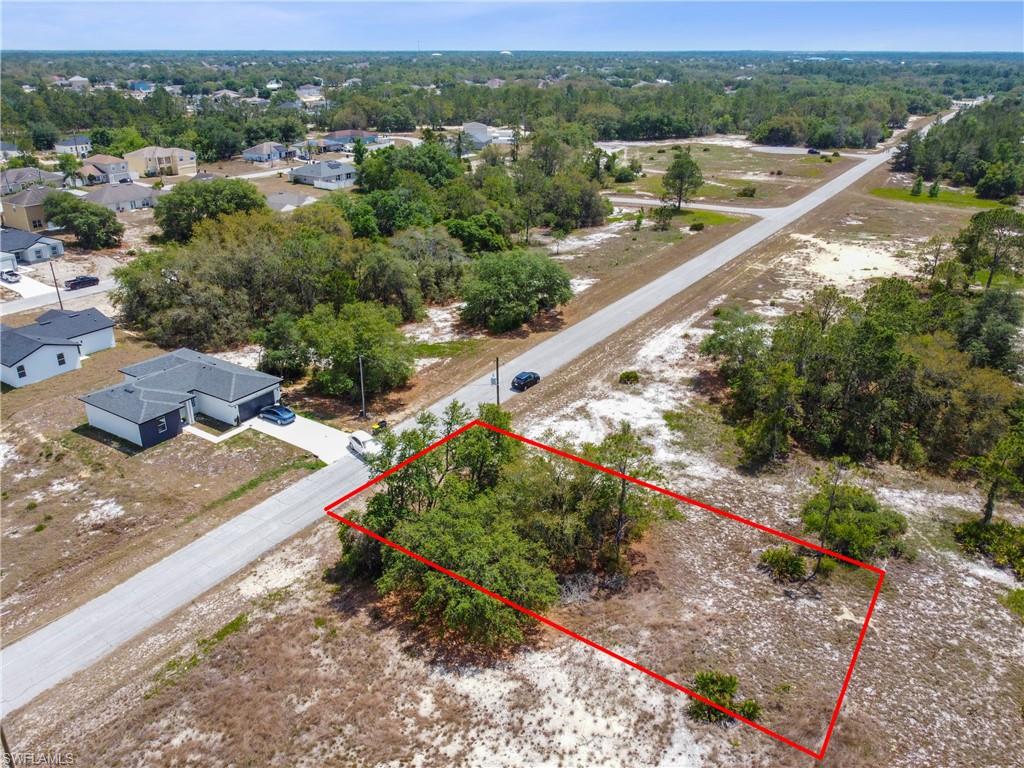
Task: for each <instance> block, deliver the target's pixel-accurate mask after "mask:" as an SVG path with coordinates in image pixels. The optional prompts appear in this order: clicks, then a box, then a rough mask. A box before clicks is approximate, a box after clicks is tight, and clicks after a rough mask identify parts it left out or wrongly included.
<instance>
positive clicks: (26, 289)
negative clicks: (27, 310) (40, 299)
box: [3, 270, 57, 300]
mask: <svg viewBox="0 0 1024 768" xmlns="http://www.w3.org/2000/svg"><path fill="white" fill-rule="evenodd" d="M18 274H19V275H21V280H19V281H18V282H16V283H4V284H3V286H4V288H8V289H10V290H12V291H14V292H15V293H17V294H18V295H20V296H22V297H23V298H26V299H31V298H35V297H36V296H46V295H51V296H53V297H54V299H55V300H56V298H57V293H56V292H55V291H54V290H53V286H52V285H47V284H46V283H42V282H40V281H38V280H36V279H35V278H33V277H29V276H28V275H26V274H23V273H22V272H21V271H20V270H19V272H18Z"/></svg>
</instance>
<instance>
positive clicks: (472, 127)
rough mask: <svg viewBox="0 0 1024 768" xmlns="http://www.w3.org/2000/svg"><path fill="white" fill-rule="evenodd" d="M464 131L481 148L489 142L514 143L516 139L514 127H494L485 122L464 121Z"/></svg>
mask: <svg viewBox="0 0 1024 768" xmlns="http://www.w3.org/2000/svg"><path fill="white" fill-rule="evenodd" d="M462 132H463V133H464V134H465V135H466V136H467V137H469V140H470V141H472V142H473V144H474V145H475V146H476V147H477V149H480V148H482V147H486V146H487V145H488V144H512V143H513V142H514V141H515V129H514V128H492V127H491V126H489V125H484V124H483V123H476V122H472V123H463V124H462Z"/></svg>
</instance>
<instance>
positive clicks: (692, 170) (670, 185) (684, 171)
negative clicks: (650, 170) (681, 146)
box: [661, 148, 704, 208]
mask: <svg viewBox="0 0 1024 768" xmlns="http://www.w3.org/2000/svg"><path fill="white" fill-rule="evenodd" d="M703 184H704V175H703V174H702V173H701V172H700V166H698V165H697V161H696V160H694V159H693V156H692V155H691V154H690V151H689V148H687V150H686V151H685V152H676V153H675V156H674V157H673V158H672V162H671V163H670V164H669V166H668V169H667V170H666V171H665V174H664V176H662V177H661V185H662V189H663V190H664V193H665V197H666V198H668V199H670V200H675V203H676V208H681V207H682V205H683V203H685V202H686V201H687V200H688V199H689V198H690V195H692V194H693V193H694V192H696V191H697V190H698V189H700V188H701V186H702V185H703Z"/></svg>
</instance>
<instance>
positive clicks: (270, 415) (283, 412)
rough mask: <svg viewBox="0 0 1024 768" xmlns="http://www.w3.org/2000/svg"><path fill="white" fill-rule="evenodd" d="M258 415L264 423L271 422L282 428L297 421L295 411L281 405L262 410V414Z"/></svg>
mask: <svg viewBox="0 0 1024 768" xmlns="http://www.w3.org/2000/svg"><path fill="white" fill-rule="evenodd" d="M256 415H257V416H259V417H260V418H261V419H263V420H264V421H269V422H272V423H273V424H278V425H280V426H282V427H283V426H284V425H286V424H291V423H292V422H293V421H295V411H293V410H292V409H291V408H289V407H288V406H286V405H281V404H280V403H278V404H277V405H268V406H267V407H265V408H261V409H260V412H259V413H258V414H256Z"/></svg>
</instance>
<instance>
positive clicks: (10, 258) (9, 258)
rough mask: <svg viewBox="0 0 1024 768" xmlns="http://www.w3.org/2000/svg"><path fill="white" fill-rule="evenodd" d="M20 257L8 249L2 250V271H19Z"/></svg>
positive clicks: (0, 256) (0, 257) (0, 264)
mask: <svg viewBox="0 0 1024 768" xmlns="http://www.w3.org/2000/svg"><path fill="white" fill-rule="evenodd" d="M17 271H18V257H17V256H15V255H14V254H13V253H8V252H7V251H0V272H17Z"/></svg>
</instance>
